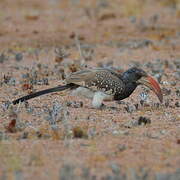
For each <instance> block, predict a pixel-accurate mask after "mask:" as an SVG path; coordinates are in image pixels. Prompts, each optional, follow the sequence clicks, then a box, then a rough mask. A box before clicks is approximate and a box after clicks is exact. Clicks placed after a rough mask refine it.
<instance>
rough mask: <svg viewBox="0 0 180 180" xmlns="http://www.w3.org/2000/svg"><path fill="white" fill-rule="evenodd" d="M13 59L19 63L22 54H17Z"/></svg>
mask: <svg viewBox="0 0 180 180" xmlns="http://www.w3.org/2000/svg"><path fill="white" fill-rule="evenodd" d="M15 59H16V61H21V60H22V59H23V54H22V53H17V54H16V55H15Z"/></svg>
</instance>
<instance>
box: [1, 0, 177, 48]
mask: <svg viewBox="0 0 180 180" xmlns="http://www.w3.org/2000/svg"><path fill="white" fill-rule="evenodd" d="M0 24H1V28H0V42H1V44H0V48H3V47H5V46H8V47H10V46H12V47H14V46H18V47H20V46H38V47H39V46H54V45H60V44H61V45H62V44H69V43H72V39H73V34H74V33H77V34H78V35H79V36H80V39H81V40H83V41H85V42H89V43H109V44H112V45H118V44H119V45H121V43H123V42H127V40H128V39H135V38H141V39H150V40H153V41H161V42H162V43H163V42H165V44H163V45H164V46H165V47H167V46H168V44H169V43H170V45H173V47H174V48H177V45H178V46H179V42H177V39H179V36H180V35H179V33H180V32H179V31H180V0H159V1H156V0H113V1H108V0H90V1H89V0H43V1H41V0H30V1H28V0H13V1H12V0H1V1H0ZM12 40H13V41H12ZM177 43H178V44H177ZM160 45H161V44H159V46H160ZM159 46H158V47H156V46H155V47H153V48H154V49H155V50H157V49H159V48H160V47H159ZM165 47H164V48H165Z"/></svg>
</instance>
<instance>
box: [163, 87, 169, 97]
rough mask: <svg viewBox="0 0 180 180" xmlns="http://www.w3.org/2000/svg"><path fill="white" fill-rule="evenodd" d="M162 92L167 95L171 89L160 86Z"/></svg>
mask: <svg viewBox="0 0 180 180" xmlns="http://www.w3.org/2000/svg"><path fill="white" fill-rule="evenodd" d="M162 93H163V95H164V96H168V95H170V94H171V90H170V89H167V88H162Z"/></svg>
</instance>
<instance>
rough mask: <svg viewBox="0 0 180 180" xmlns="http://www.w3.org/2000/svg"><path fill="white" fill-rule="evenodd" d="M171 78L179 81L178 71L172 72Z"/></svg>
mask: <svg viewBox="0 0 180 180" xmlns="http://www.w3.org/2000/svg"><path fill="white" fill-rule="evenodd" d="M173 76H174V77H175V79H176V80H180V71H177V72H174V73H173Z"/></svg>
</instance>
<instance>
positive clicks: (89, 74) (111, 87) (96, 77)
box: [12, 67, 163, 108]
mask: <svg viewBox="0 0 180 180" xmlns="http://www.w3.org/2000/svg"><path fill="white" fill-rule="evenodd" d="M138 85H145V86H147V87H148V88H150V89H151V90H152V91H153V92H154V93H155V94H156V95H157V97H158V99H159V101H160V102H161V103H162V102H163V95H162V92H161V88H160V86H159V84H158V83H157V81H156V80H155V79H153V78H152V77H151V76H149V75H148V74H147V73H146V72H145V71H144V70H142V69H140V68H137V67H133V68H130V69H128V70H127V71H125V72H124V73H121V74H120V73H117V72H116V71H113V70H111V69H108V68H94V69H85V70H81V71H77V72H74V73H72V74H70V75H69V76H68V77H67V78H66V85H62V86H56V87H54V88H49V89H45V90H42V91H38V92H35V93H32V94H29V95H27V96H23V97H21V98H19V99H16V100H14V101H13V102H12V103H13V104H17V103H19V102H23V101H26V100H29V99H32V98H34V97H37V96H41V95H43V94H48V93H51V92H58V91H63V90H66V89H70V90H72V95H77V96H84V97H86V98H88V99H92V106H93V107H94V108H100V107H101V106H102V105H103V101H113V100H115V101H116V100H122V99H125V98H127V97H129V96H130V95H131V94H132V93H133V91H134V90H135V89H136V87H137V86H138Z"/></svg>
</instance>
